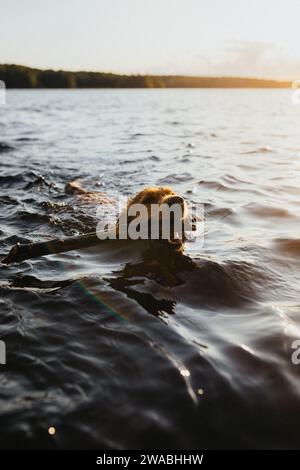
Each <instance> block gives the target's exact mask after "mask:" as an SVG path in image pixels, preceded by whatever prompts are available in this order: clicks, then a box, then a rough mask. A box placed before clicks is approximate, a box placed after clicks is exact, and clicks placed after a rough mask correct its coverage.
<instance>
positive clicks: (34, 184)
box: [24, 175, 56, 191]
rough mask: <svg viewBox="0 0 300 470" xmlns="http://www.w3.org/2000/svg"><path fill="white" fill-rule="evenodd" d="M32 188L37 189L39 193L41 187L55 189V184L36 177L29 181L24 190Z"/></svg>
mask: <svg viewBox="0 0 300 470" xmlns="http://www.w3.org/2000/svg"><path fill="white" fill-rule="evenodd" d="M34 187H35V188H37V189H38V190H39V191H40V190H41V189H42V188H43V187H47V188H53V189H56V184H55V183H52V182H51V181H47V180H46V178H45V177H44V176H42V175H38V176H37V177H36V178H35V179H34V180H33V181H30V182H29V183H27V184H26V186H25V187H24V189H25V190H28V189H32V188H34Z"/></svg>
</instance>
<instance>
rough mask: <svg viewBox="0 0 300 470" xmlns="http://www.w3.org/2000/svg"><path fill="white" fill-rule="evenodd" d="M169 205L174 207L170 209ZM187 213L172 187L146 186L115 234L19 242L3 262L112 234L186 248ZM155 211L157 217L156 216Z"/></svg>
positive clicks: (124, 213)
mask: <svg viewBox="0 0 300 470" xmlns="http://www.w3.org/2000/svg"><path fill="white" fill-rule="evenodd" d="M79 194H82V195H85V196H86V197H87V196H88V194H89V193H88V192H85V191H84V190H81V189H80V191H79ZM174 207H175V208H177V213H175V212H176V211H174ZM168 208H169V209H171V211H168V210H167V209H168ZM141 212H143V214H141ZM187 214H188V211H187V205H186V203H185V201H184V199H183V198H182V197H181V196H179V195H177V194H176V193H175V192H174V191H173V190H172V189H171V188H169V187H159V188H154V187H153V188H146V189H144V190H142V191H140V192H139V193H138V194H136V195H135V196H134V197H133V198H131V199H130V200H129V202H128V204H127V205H126V206H125V208H124V209H123V211H122V212H121V214H120V216H119V218H118V220H117V223H116V226H115V230H114V236H113V233H112V230H108V231H106V232H105V231H104V232H103V233H101V234H100V233H99V232H95V233H90V234H85V235H80V236H75V237H68V238H66V239H54V240H50V241H47V242H41V243H29V244H23V245H21V244H17V245H15V246H13V247H12V248H11V250H10V252H9V254H8V255H7V256H6V257H5V258H4V259H3V260H2V261H1V262H2V263H3V264H12V263H20V262H22V261H24V260H26V259H30V258H37V257H40V256H44V255H50V254H58V253H64V252H67V251H73V250H78V249H83V248H87V247H91V246H95V245H98V244H100V243H103V241H105V240H107V239H112V238H115V239H128V238H129V239H132V240H137V239H138V238H143V239H148V240H150V241H153V242H160V243H164V245H166V244H168V245H172V246H173V248H174V249H175V250H176V251H183V249H184V240H185V236H184V222H185V220H186V219H187ZM154 215H155V216H156V217H157V218H156V220H155V217H154ZM123 220H125V223H123ZM143 224H144V228H145V231H146V232H147V234H148V235H147V236H146V237H145V236H144V237H143V236H138V235H141V231H142V229H143V227H142V225H143ZM153 230H154V232H155V233H154V234H153ZM178 233H181V235H179V236H178ZM144 234H145V232H144ZM100 235H101V236H100Z"/></svg>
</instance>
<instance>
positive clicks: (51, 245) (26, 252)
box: [1, 232, 106, 264]
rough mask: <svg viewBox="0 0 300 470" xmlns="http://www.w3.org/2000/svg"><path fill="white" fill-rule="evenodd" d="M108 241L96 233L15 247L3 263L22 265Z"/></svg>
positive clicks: (18, 244)
mask: <svg viewBox="0 0 300 470" xmlns="http://www.w3.org/2000/svg"><path fill="white" fill-rule="evenodd" d="M105 241H106V240H101V239H100V238H98V236H97V234H96V232H95V233H88V234H85V235H79V236H76V237H68V238H66V239H64V240H62V239H60V238H56V239H54V240H49V241H48V242H41V243H28V244H22V245H21V244H20V243H17V244H16V245H14V246H13V247H12V248H11V250H10V252H9V253H8V255H7V256H6V257H5V258H4V259H3V260H2V261H1V262H2V263H4V264H11V263H20V262H21V261H24V260H26V259H29V258H38V257H39V256H44V255H52V254H56V253H64V252H66V251H72V250H78V249H81V248H87V247H90V246H95V245H98V244H100V243H103V242H105Z"/></svg>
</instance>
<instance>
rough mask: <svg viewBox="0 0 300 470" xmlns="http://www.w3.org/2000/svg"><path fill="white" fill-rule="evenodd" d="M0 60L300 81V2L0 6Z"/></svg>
mask: <svg viewBox="0 0 300 470" xmlns="http://www.w3.org/2000/svg"><path fill="white" fill-rule="evenodd" d="M0 14H1V26H0V62H1V63H4V62H5V63H18V64H24V65H30V66H35V67H42V68H45V67H49V68H50V67H51V68H55V69H58V68H64V69H72V70H76V69H85V70H87V69H89V70H102V71H115V72H124V73H137V72H139V73H157V74H165V73H168V74H176V73H180V74H189V75H191V74H194V75H205V74H206V75H240V76H245V75H248V76H259V77H262V76H265V77H275V78H293V79H300V41H299V39H300V33H299V31H300V0H51V1H49V0H48V1H46V0H24V1H21V0H8V1H7V0H0Z"/></svg>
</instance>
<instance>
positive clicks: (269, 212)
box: [244, 203, 294, 218]
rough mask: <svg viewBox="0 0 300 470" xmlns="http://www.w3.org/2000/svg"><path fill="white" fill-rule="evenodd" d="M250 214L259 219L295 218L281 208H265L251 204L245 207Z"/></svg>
mask: <svg viewBox="0 0 300 470" xmlns="http://www.w3.org/2000/svg"><path fill="white" fill-rule="evenodd" d="M244 208H245V209H246V211H247V212H248V213H251V214H253V215H257V216H259V217H275V218H276V217H278V218H291V217H294V216H293V214H292V213H291V212H289V211H288V210H287V209H283V208H281V207H272V206H264V205H261V204H256V203H251V204H247V205H246V206H244Z"/></svg>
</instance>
